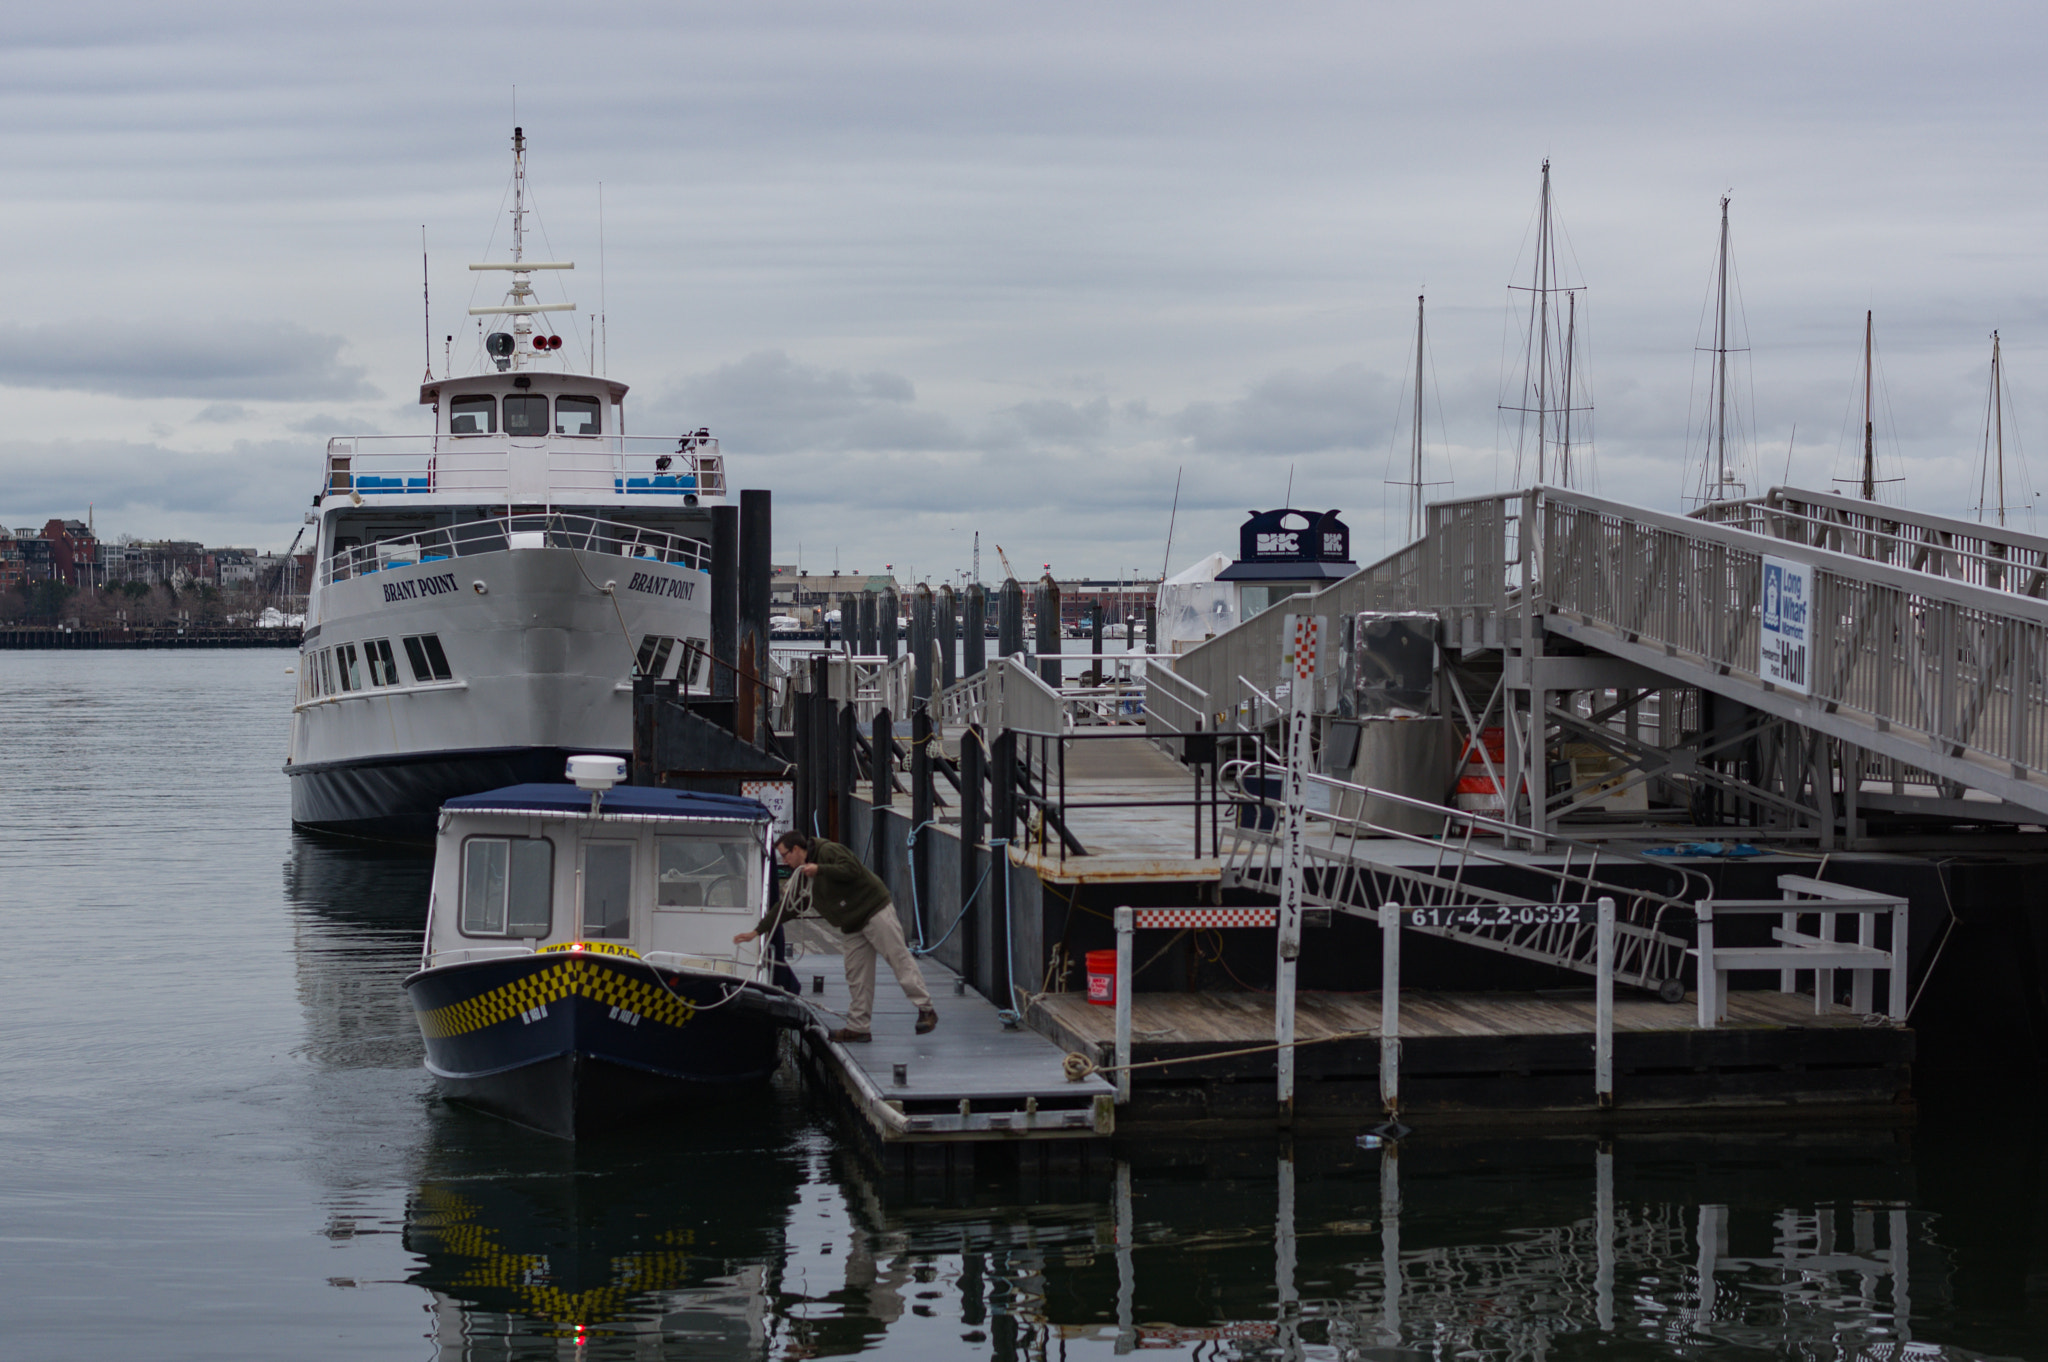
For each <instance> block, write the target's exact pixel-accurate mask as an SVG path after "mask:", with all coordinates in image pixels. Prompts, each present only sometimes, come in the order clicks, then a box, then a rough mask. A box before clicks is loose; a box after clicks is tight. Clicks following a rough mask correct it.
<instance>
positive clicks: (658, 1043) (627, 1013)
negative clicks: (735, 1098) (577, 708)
mask: <svg viewBox="0 0 2048 1362" xmlns="http://www.w3.org/2000/svg"><path fill="white" fill-rule="evenodd" d="M568 770H569V774H570V775H571V776H572V777H573V778H576V779H578V780H579V782H580V783H582V784H584V785H586V786H589V787H592V793H585V792H584V791H583V790H582V789H579V788H578V787H577V786H576V785H566V784H529V785H515V786H511V787H509V788H506V789H501V790H490V791H486V792H484V793H481V794H474V795H465V796H462V797H460V798H457V799H452V800H450V801H449V802H448V804H447V807H446V809H445V810H444V811H443V813H442V816H441V827H440V835H439V837H438V838H437V840H436V851H435V858H434V877H433V893H432V898H431V900H430V902H429V906H428V911H427V930H426V942H425V946H424V950H423V953H422V956H421V961H420V964H421V968H420V970H419V972H418V973H416V974H414V975H413V976H411V977H410V978H409V979H407V980H406V981H405V988H406V992H407V994H408V995H409V996H410V997H411V999H412V1003H413V1009H414V1012H415V1014H416V1015H417V1016H418V1018H419V1023H420V1032H421V1034H422V1035H423V1037H424V1038H425V1041H426V1050H427V1068H428V1070H429V1071H430V1072H431V1073H432V1074H433V1075H434V1080H435V1082H436V1084H437V1085H438V1086H439V1088H440V1089H441V1091H442V1092H443V1093H444V1094H445V1095H447V1096H449V1097H451V1098H454V1099H456V1100H458V1101H462V1102H466V1103H469V1104H473V1105H476V1106H480V1107H483V1108H484V1109H486V1110H489V1111H491V1112H493V1113H495V1114H498V1115H501V1116H504V1117H507V1118H509V1119H511V1120H514V1121H517V1122H519V1123H520V1124H522V1125H527V1126H531V1127H533V1128H534V1129H537V1130H541V1131H545V1132H547V1133H549V1134H552V1135H558V1136H562V1137H565V1138H570V1139H574V1138H578V1137H581V1136H587V1135H591V1134H595V1133H601V1132H604V1131H608V1130H612V1129H615V1128H617V1127H619V1126H622V1125H624V1124H627V1123H629V1122H632V1121H634V1120H638V1119H641V1118H644V1117H646V1116H649V1115H651V1114H655V1113H658V1112H660V1111H663V1110H671V1111H672V1110H676V1109H678V1108H679V1107H686V1106H687V1105H688V1104H689V1103H691V1102H693V1101H701V1100H703V1099H704V1098H705V1096H706V1095H707V1093H709V1092H711V1091H713V1090H715V1089H718V1088H731V1087H735V1086H739V1085H746V1084H753V1083H759V1082H761V1081H763V1080H765V1079H766V1078H767V1077H768V1076H769V1075H770V1074H771V1073H773V1072H774V1070H775V1067H776V1063H777V1059H778V1055H779V1052H780V1047H779V1045H778V1033H779V1032H780V1031H781V1030H782V1029H783V1028H785V1027H793V1026H798V1025H801V1024H803V1021H804V1008H803V1004H802V1002H801V1000H800V999H799V998H798V996H797V992H796V989H797V981H796V977H795V975H793V974H792V973H791V972H790V970H789V967H788V966H787V965H783V964H779V963H777V962H776V956H775V951H776V950H777V949H779V948H778V946H777V945H776V944H775V943H776V942H777V941H778V940H779V938H780V935H781V934H780V932H779V931H778V932H777V933H775V934H773V935H772V936H771V937H769V938H764V939H761V940H759V941H757V942H755V943H751V944H749V945H747V946H735V945H734V943H733V937H734V936H735V935H737V934H739V933H741V932H744V931H746V930H748V929H749V928H751V927H752V926H753V925H754V924H755V922H756V921H758V920H759V918H760V917H761V914H762V912H763V910H764V908H765V907H766V904H767V901H768V895H769V893H770V892H772V890H773V889H774V886H775V876H774V873H773V871H772V869H771V867H770V861H769V837H770V831H771V826H772V820H771V818H770V815H769V812H768V810H767V809H766V808H765V807H764V806H763V805H761V804H760V803H758V802H757V801H755V800H751V799H742V798H738V797H735V796H731V795H712V794H696V793H691V792H686V791H682V790H671V789H665V788H653V787H644V786H616V787H614V786H612V782H613V781H615V780H620V779H623V778H624V776H625V772H626V768H625V763H624V762H622V761H619V760H618V759H616V758H605V757H598V756H594V755H587V756H578V757H576V758H573V759H572V760H571V762H570V765H569V767H568ZM593 794H594V795H595V798H593Z"/></svg>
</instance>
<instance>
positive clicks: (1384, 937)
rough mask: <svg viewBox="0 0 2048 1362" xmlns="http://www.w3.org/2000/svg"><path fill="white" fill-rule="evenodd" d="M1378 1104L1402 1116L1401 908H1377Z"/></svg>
mask: <svg viewBox="0 0 2048 1362" xmlns="http://www.w3.org/2000/svg"><path fill="white" fill-rule="evenodd" d="M1380 1103H1381V1105H1382V1106H1384V1107H1385V1108H1386V1111H1387V1119H1388V1120H1390V1121H1392V1120H1399V1119H1400V1116H1401V905H1400V904H1398V903H1382V904H1381V905H1380Z"/></svg>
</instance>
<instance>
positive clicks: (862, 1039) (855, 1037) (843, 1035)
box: [831, 1026, 874, 1045]
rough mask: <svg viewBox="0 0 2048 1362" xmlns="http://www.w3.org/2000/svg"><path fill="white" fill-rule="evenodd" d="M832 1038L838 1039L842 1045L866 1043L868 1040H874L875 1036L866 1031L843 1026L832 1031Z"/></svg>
mask: <svg viewBox="0 0 2048 1362" xmlns="http://www.w3.org/2000/svg"><path fill="white" fill-rule="evenodd" d="M831 1039H833V1040H836V1041H838V1042H839V1043H840V1044H841V1045H864V1044H866V1043H867V1042H868V1041H870V1040H873V1039H874V1037H873V1036H870V1035H869V1034H868V1033H867V1032H865V1031H854V1030H850V1029H848V1028H847V1027H844V1026H842V1027H840V1028H839V1029H838V1030H837V1031H834V1032H833V1033H832V1035H831Z"/></svg>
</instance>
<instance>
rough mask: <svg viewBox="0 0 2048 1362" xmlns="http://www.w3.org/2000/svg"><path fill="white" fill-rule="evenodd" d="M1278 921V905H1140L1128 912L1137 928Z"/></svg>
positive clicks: (1259, 924) (1260, 924)
mask: <svg viewBox="0 0 2048 1362" xmlns="http://www.w3.org/2000/svg"><path fill="white" fill-rule="evenodd" d="M1279 921H1280V910H1279V909H1277V908H1140V909H1138V910H1137V911H1136V912H1135V913H1133V914H1132V915H1131V925H1132V926H1133V927H1136V928H1137V929H1139V930H1140V931H1143V930H1146V929H1148V928H1160V927H1164V928H1170V929H1175V930H1179V929H1185V928H1189V927H1272V926H1276V925H1278V923H1279Z"/></svg>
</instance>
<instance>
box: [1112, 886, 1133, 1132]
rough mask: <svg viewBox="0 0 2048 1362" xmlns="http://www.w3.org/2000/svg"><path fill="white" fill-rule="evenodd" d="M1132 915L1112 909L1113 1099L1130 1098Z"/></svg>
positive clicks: (1118, 1101) (1129, 912)
mask: <svg viewBox="0 0 2048 1362" xmlns="http://www.w3.org/2000/svg"><path fill="white" fill-rule="evenodd" d="M1132 918H1133V914H1132V912H1131V909H1130V908H1129V906H1128V905H1126V906H1123V907H1120V908H1118V909H1117V910H1116V914H1115V919H1116V1100H1117V1105H1118V1106H1122V1105H1123V1104H1124V1103H1126V1102H1129V1101H1130V1100H1131V948H1132V945H1133V944H1134V941H1133V937H1134V933H1133V930H1132Z"/></svg>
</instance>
